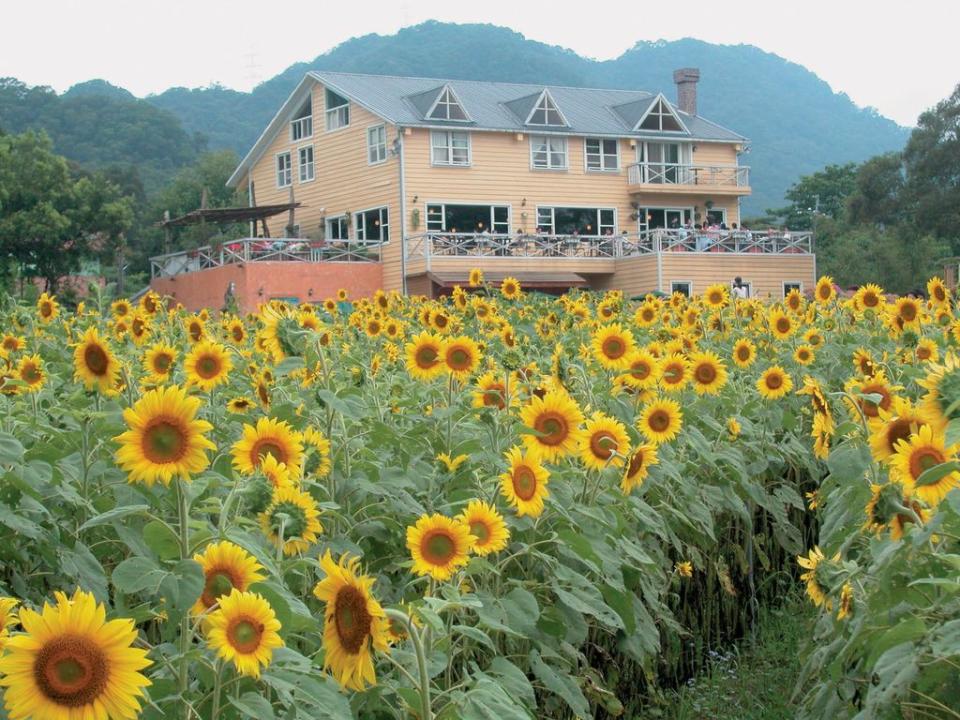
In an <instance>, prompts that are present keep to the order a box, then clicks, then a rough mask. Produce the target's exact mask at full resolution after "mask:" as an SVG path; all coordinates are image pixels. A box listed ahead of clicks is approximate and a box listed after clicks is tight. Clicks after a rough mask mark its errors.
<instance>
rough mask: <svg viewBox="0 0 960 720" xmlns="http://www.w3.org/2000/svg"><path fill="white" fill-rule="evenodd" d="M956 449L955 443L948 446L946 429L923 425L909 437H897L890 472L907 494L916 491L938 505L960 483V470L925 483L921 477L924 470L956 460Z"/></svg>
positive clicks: (923, 498) (922, 497)
mask: <svg viewBox="0 0 960 720" xmlns="http://www.w3.org/2000/svg"><path fill="white" fill-rule="evenodd" d="M957 450H958V447H957V446H956V445H951V446H949V447H947V446H946V444H945V438H944V435H943V433H941V432H936V431H934V429H933V428H931V427H930V426H929V425H923V426H922V427H920V428H918V429H917V432H916V434H915V435H911V436H910V438H909V439H907V440H898V441H897V451H896V453H895V454H894V456H893V458H892V459H891V460H890V476H891V478H892V479H894V480H896V481H897V482H899V483H900V484H901V485H903V487H904V490H905V491H906V494H907V495H910V496H913V495H916V496H917V497H919V498H920V499H921V500H923V501H924V502H925V503H927V505H929V506H930V507H936V506H937V505H939V504H940V501H941V500H943V498H945V497H946V496H947V493H948V492H950V491H951V490H953V488H955V487H960V472H958V471H956V470H953V471H951V472H947V473H944V474H943V476H942V477H940V478H938V479H936V480H934V481H932V482H926V481H925V482H924V484H922V485H921V484H919V483H918V480H919V479H920V476H921V475H923V473H924V472H925V471H927V470H930V469H931V468H935V467H937V466H938V465H942V464H943V463H946V462H950V461H952V460H954V459H955V457H956V454H957Z"/></svg>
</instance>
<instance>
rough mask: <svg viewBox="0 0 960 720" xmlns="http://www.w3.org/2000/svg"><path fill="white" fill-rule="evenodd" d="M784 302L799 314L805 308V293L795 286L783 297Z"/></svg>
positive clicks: (793, 311) (791, 310)
mask: <svg viewBox="0 0 960 720" xmlns="http://www.w3.org/2000/svg"><path fill="white" fill-rule="evenodd" d="M783 304H784V305H786V307H787V309H788V310H790V312H792V313H794V314H799V313H800V311H801V310H803V295H802V294H801V293H800V291H799V290H797V288H793V289H792V290H791V291H790V292H788V293H787V296H786V297H785V298H784V299H783Z"/></svg>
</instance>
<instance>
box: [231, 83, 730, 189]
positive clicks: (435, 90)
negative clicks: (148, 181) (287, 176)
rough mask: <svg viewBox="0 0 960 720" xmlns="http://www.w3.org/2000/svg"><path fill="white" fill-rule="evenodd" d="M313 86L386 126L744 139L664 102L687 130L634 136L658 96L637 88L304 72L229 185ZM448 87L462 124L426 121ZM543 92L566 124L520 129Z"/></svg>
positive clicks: (644, 132)
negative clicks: (353, 104)
mask: <svg viewBox="0 0 960 720" xmlns="http://www.w3.org/2000/svg"><path fill="white" fill-rule="evenodd" d="M312 81H316V82H319V83H321V84H323V85H324V86H326V87H329V88H330V89H331V90H333V91H335V92H337V93H338V94H341V95H343V96H345V97H347V98H349V99H350V100H351V101H353V102H356V103H358V104H359V105H361V106H362V107H364V108H366V109H367V110H369V111H370V112H372V113H374V114H375V115H379V116H380V117H382V118H384V119H385V120H387V121H388V122H390V123H392V124H395V125H400V126H404V127H464V128H470V129H475V130H488V131H501V132H525V133H529V132H544V133H551V132H552V133H560V134H564V135H595V136H610V137H636V138H654V137H682V138H687V139H690V140H699V141H707V142H710V141H713V142H745V141H746V138H745V137H743V136H742V135H739V134H738V133H735V132H733V131H732V130H728V129H727V128H725V127H723V126H721V125H718V124H716V123H713V122H711V121H709V120H707V119H706V118H703V117H700V116H698V115H688V114H687V113H684V112H681V111H679V110H678V109H677V108H676V107H675V106H674V105H673V104H672V103H670V102H669V101H668V100H667V104H668V105H669V106H670V107H671V108H672V109H673V111H674V112H676V113H677V115H678V116H679V117H680V118H681V120H682V121H683V124H684V125H685V126H686V127H687V129H688V131H689V132H687V133H655V132H651V131H648V130H640V131H635V130H634V129H633V128H634V127H636V125H637V122H639V120H640V119H641V118H642V117H643V115H644V114H645V113H646V111H647V109H648V108H649V107H650V105H651V104H652V102H653V101H654V100H655V99H656V97H657V95H656V94H652V93H649V92H645V91H642V90H609V89H603V88H576V87H562V86H555V85H529V84H519V83H503V82H488V81H477V80H443V79H438V78H416V77H395V76H390V75H362V74H355V73H341V72H326V71H311V72H308V73H307V75H306V77H305V78H304V80H303V81H302V82H301V83H300V84H299V85H298V86H297V88H296V89H295V90H294V91H293V93H292V94H291V95H290V98H289V99H288V100H287V102H286V103H284V106H283V107H282V108H280V111H279V112H278V113H277V115H276V116H275V117H274V119H273V121H271V123H270V125H269V126H267V128H266V130H265V131H264V133H263V134H262V135H261V136H260V139H259V140H257V143H256V144H255V145H254V146H253V148H252V149H251V150H250V152H249V153H248V154H247V156H246V157H245V158H244V159H243V161H242V162H241V163H240V166H239V167H238V168H237V169H236V171H235V172H234V174H233V176H232V177H231V178H230V181H229V183H228V184H231V185H234V184H236V183H237V182H239V181H240V178H241V177H242V176H243V174H244V173H245V172H246V170H247V169H248V168H250V167H252V165H253V164H254V163H255V162H256V161H257V159H259V157H260V154H261V153H262V152H263V151H264V149H265V148H266V146H268V145H269V144H270V142H271V141H272V140H273V138H274V137H275V135H276V132H277V130H278V129H279V128H280V126H282V125H284V124H285V123H286V122H287V121H288V120H289V117H288V116H290V114H291V113H292V112H294V111H295V110H294V108H296V107H297V106H296V101H297V100H299V99H301V98H302V97H303V96H304V93H305V92H306V91H307V90H308V87H309V85H310V84H312ZM447 85H449V86H450V88H451V89H452V90H453V92H454V94H455V95H456V96H457V98H458V99H459V100H460V103H461V104H462V105H463V108H464V110H465V111H466V113H467V115H468V116H469V117H470V120H469V121H456V120H433V119H430V118H428V117H427V112H428V111H429V109H430V107H431V106H432V105H433V103H434V101H435V100H436V97H437V95H439V94H440V92H442V90H443V88H444V87H445V86H447ZM544 89H546V90H549V91H550V95H551V96H552V97H553V100H554V102H555V103H556V105H557V107H558V108H559V110H560V112H561V113H562V114H563V116H564V118H566V120H567V123H568V125H567V126H566V127H556V126H551V127H540V126H536V125H525V124H524V120H525V119H526V117H527V116H528V115H529V112H530V110H531V109H532V108H533V105H534V103H535V102H536V101H537V99H538V98H539V97H540V94H541V93H542V92H543V90H544ZM664 99H665V100H666V98H664ZM291 106H293V107H291Z"/></svg>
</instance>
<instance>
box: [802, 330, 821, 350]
mask: <svg viewBox="0 0 960 720" xmlns="http://www.w3.org/2000/svg"><path fill="white" fill-rule="evenodd" d="M803 339H804V340H805V341H806V343H807V345H809V346H810V347H812V348H813V349H814V350H816V349H817V348H819V347H820V346H821V345H823V343H824V342H825V341H824V339H823V333H821V332H820V331H819V330H818V329H817V328H810V329H809V330H807V331H806V332H805V333H804V334H803Z"/></svg>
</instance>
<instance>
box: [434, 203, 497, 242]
mask: <svg viewBox="0 0 960 720" xmlns="http://www.w3.org/2000/svg"><path fill="white" fill-rule="evenodd" d="M457 206H465V207H489V209H490V217H489V219H488V221H487V230H489V231H490V232H491V233H493V234H494V235H509V234H511V232H512V231H511V229H510V228H512V227H513V224H512V223H513V205H512V204H511V203H508V202H490V201H487V200H484V201H477V202H467V201H461V200H458V201H457V202H444V201H442V200H433V201H431V200H428V201H427V202H425V203H424V204H423V216H424V218H426V221H425V223H424V228H425V229H426V231H427V232H431V233H445V232H450V233H452V232H454V231H453V230H450V229H448V228H445V227H442V226H443V225H446V224H447V212H446V209H447V207H457ZM430 208H440V222H441V224H442V226H441V228H440V229H439V230H438V229H436V228H431V227H430V223H431V222H436V221H434V220H431V218H430ZM497 209H505V210H506V211H507V219H506V221H505V222H501V221H497V219H496V211H497ZM497 225H501V226H503V225H506V228H505V229H504V230H503V231H502V232H499V231H497V229H496V226H497ZM456 232H457V234H459V233H460V232H475V231H473V230H467V231H464V230H459V231H456Z"/></svg>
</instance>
